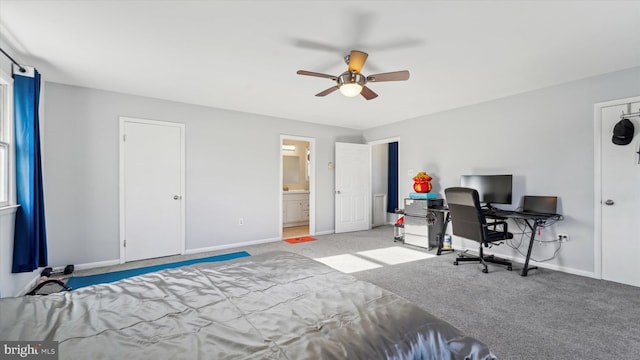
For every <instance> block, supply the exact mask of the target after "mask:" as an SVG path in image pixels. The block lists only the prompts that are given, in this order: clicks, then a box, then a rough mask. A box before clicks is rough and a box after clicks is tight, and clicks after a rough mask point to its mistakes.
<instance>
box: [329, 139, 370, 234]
mask: <svg viewBox="0 0 640 360" xmlns="http://www.w3.org/2000/svg"><path fill="white" fill-rule="evenodd" d="M370 161H371V159H370V147H369V145H362V144H348V143H336V161H335V175H336V178H335V183H336V185H335V186H336V189H335V204H336V209H335V217H336V218H335V232H336V233H342V232H349V231H360V230H369V229H370V226H371V220H370V219H371V190H370V187H371V175H370V174H371V166H370Z"/></svg>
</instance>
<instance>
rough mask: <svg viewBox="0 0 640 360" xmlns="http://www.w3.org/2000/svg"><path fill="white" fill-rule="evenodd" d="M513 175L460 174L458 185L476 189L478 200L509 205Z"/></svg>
mask: <svg viewBox="0 0 640 360" xmlns="http://www.w3.org/2000/svg"><path fill="white" fill-rule="evenodd" d="M512 184H513V175H462V176H460V186H462V187H466V188H472V189H476V190H477V191H478V195H479V197H480V202H481V203H484V204H486V205H487V207H489V208H491V204H508V205H511V200H512V199H511V198H512V187H513V185H512Z"/></svg>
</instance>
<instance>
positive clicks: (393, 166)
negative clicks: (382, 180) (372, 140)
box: [387, 142, 398, 213]
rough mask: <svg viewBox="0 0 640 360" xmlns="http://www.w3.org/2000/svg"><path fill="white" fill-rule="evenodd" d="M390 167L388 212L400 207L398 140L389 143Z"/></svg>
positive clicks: (388, 175)
mask: <svg viewBox="0 0 640 360" xmlns="http://www.w3.org/2000/svg"><path fill="white" fill-rule="evenodd" d="M388 157H389V169H388V171H387V177H388V179H387V199H389V200H388V201H387V212H390V213H393V212H395V211H396V208H397V207H398V142H392V143H389V155H388Z"/></svg>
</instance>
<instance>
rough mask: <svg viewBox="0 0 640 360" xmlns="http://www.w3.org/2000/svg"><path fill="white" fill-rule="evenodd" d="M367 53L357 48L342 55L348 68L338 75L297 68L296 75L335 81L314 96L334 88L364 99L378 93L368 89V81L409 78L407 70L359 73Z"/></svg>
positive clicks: (326, 92)
mask: <svg viewBox="0 0 640 360" xmlns="http://www.w3.org/2000/svg"><path fill="white" fill-rule="evenodd" d="M368 56H369V55H368V54H367V53H365V52H362V51H358V50H351V53H350V54H349V55H347V56H345V57H344V62H345V63H347V65H348V66H349V69H348V70H347V71H345V72H343V73H342V74H340V75H338V76H334V75H328V74H322V73H317V72H313V71H306V70H298V72H297V74H298V75H307V76H316V77H321V78H327V79H331V80H333V81H335V82H336V85H335V86H332V87H330V88H328V89H326V90H324V91H321V92H319V93H317V94H316V96H326V95H328V94H331V93H332V92H334V91H336V90H338V89H339V90H340V92H341V93H342V94H343V95H344V96H348V97H354V96H358V94H360V95H362V96H363V97H364V98H365V99H367V100H371V99H375V98H376V97H378V94H376V93H375V92H373V90H371V89H369V88H368V87H367V86H366V84H367V83H369V82H382V81H403V80H408V79H409V71H407V70H402V71H394V72H388V73H382V74H375V75H369V76H364V75H362V74H361V73H360V71H362V67H363V66H364V63H365V61H367V57H368Z"/></svg>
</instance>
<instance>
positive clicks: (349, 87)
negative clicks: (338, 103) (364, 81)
mask: <svg viewBox="0 0 640 360" xmlns="http://www.w3.org/2000/svg"><path fill="white" fill-rule="evenodd" d="M361 91H362V85H360V84H358V83H347V84H342V85H340V92H341V93H342V95H344V96H346V97H354V96H358V95H360V92H361Z"/></svg>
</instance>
